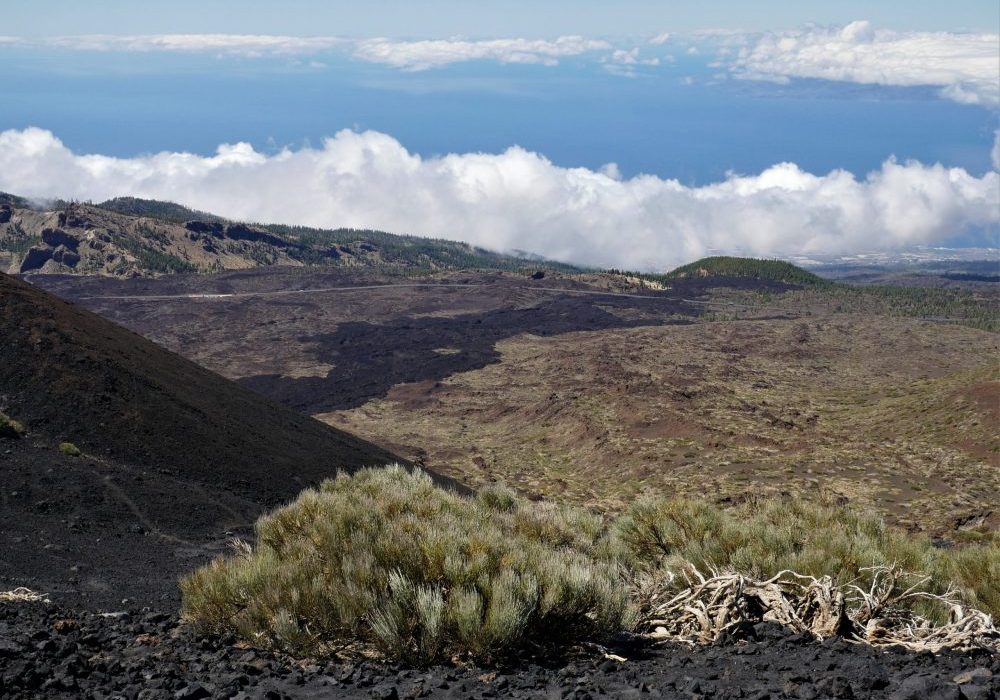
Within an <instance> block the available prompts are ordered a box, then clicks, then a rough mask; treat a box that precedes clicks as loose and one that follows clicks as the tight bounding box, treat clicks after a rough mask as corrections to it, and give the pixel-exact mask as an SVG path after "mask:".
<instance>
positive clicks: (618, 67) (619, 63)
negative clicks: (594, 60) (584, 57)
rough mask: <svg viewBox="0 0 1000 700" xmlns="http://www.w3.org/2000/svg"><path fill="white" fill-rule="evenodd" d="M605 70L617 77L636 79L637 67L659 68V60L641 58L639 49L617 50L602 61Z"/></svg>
mask: <svg viewBox="0 0 1000 700" xmlns="http://www.w3.org/2000/svg"><path fill="white" fill-rule="evenodd" d="M601 63H603V64H604V69H605V70H606V71H608V72H609V73H614V74H615V75H623V76H625V77H627V78H634V77H635V75H636V73H635V69H636V66H658V65H660V59H659V58H655V57H654V58H639V47H638V46H636V47H634V48H632V49H615V50H614V51H612V52H611V55H610V56H605V57H604V58H602V59H601Z"/></svg>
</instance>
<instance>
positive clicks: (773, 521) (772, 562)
mask: <svg viewBox="0 0 1000 700" xmlns="http://www.w3.org/2000/svg"><path fill="white" fill-rule="evenodd" d="M614 535H615V537H616V538H617V540H618V546H619V547H621V549H622V552H623V556H624V558H625V559H626V560H627V563H628V565H629V566H630V567H631V568H632V569H634V570H637V571H645V572H651V571H655V570H657V569H660V568H665V569H668V570H669V569H678V568H679V567H680V566H681V564H682V562H690V563H691V564H694V565H695V566H696V567H698V568H699V569H701V570H702V571H706V570H708V569H711V568H713V567H714V568H718V569H724V570H728V571H739V572H742V573H747V574H751V575H754V576H760V577H770V576H773V575H774V574H777V573H778V572H779V571H782V570H785V569H788V570H791V571H795V572H797V573H800V574H806V575H811V576H817V577H818V576H823V575H828V576H831V577H833V578H834V579H835V580H836V581H838V582H839V583H841V584H848V583H854V584H856V585H858V586H861V587H866V586H868V585H869V584H870V582H871V576H872V574H871V571H869V570H867V569H869V567H872V566H897V567H899V568H900V569H902V570H904V571H907V572H911V573H913V574H916V575H918V576H928V577H929V580H928V581H926V582H925V583H923V584H921V586H920V588H921V589H923V590H927V591H929V592H934V593H943V592H945V591H946V590H948V588H949V587H950V586H954V587H955V588H956V589H957V591H958V593H959V594H960V596H961V598H962V599H963V600H964V601H965V602H966V603H967V604H970V605H974V606H978V607H980V608H981V609H982V610H984V611H985V612H988V613H990V614H993V615H997V614H1000V546H998V544H997V541H996V540H995V539H994V540H993V541H990V542H987V543H984V544H978V545H970V546H966V547H962V548H955V549H940V548H937V547H935V546H934V545H933V543H932V542H931V540H930V539H929V538H927V537H925V536H922V535H914V534H910V533H906V532H904V531H903V530H900V529H897V528H893V527H890V526H888V525H887V524H886V523H885V521H884V520H883V519H882V518H881V517H880V516H879V515H877V514H875V513H871V512H867V511H863V510H852V509H848V508H844V507H840V506H836V505H833V504H829V503H823V502H820V503H811V502H807V501H802V500H790V499H751V500H748V501H747V502H745V503H743V504H741V505H739V506H737V507H736V508H734V509H732V510H728V511H726V510H722V509H720V508H718V507H717V506H714V505H711V504H709V503H706V502H704V501H697V500H694V499H686V498H674V499H663V498H654V497H651V496H646V497H643V498H640V499H638V500H637V501H636V502H635V503H634V504H633V505H632V506H631V507H630V508H629V509H628V510H627V511H626V512H625V513H623V514H622V515H621V516H620V517H619V519H618V520H617V522H616V523H615V525H614ZM902 583H906V584H907V587H908V584H912V583H915V581H912V580H909V581H905V582H902ZM920 607H921V609H920V612H922V613H924V614H927V615H930V616H933V617H940V615H941V613H942V612H943V608H942V607H941V606H931V605H924V606H920Z"/></svg>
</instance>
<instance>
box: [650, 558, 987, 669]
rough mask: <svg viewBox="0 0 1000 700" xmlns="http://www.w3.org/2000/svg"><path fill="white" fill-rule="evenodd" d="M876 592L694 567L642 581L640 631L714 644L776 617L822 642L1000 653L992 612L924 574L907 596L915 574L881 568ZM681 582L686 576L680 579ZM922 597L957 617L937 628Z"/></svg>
mask: <svg viewBox="0 0 1000 700" xmlns="http://www.w3.org/2000/svg"><path fill="white" fill-rule="evenodd" d="M868 571H871V574H872V583H871V586H870V587H869V588H868V590H864V589H862V588H860V587H858V586H856V585H849V586H847V587H839V586H837V585H836V583H835V582H834V581H833V579H831V578H830V577H829V576H822V577H819V578H816V577H814V576H804V575H802V574H798V573H796V572H794V571H781V572H779V573H778V574H776V575H774V576H772V577H771V578H769V579H766V580H759V579H755V578H753V577H749V576H745V575H743V574H739V573H732V572H718V571H711V572H710V575H709V576H705V575H703V574H702V573H701V572H700V571H698V570H697V568H695V567H694V566H692V565H690V564H689V565H687V566H685V567H683V568H682V570H681V573H680V576H677V575H674V574H667V575H666V576H663V577H662V578H661V579H659V580H657V579H653V578H647V579H645V580H644V581H640V582H638V584H637V585H638V588H639V595H640V599H641V600H644V601H645V604H644V605H643V607H642V609H641V611H640V614H641V618H640V619H641V620H642V622H641V624H640V630H643V631H645V633H646V634H647V635H648V636H649V637H650V638H652V639H656V640H665V641H666V640H669V641H681V642H686V643H690V644H706V643H711V642H714V641H716V640H717V639H719V638H720V637H722V636H723V635H725V634H727V633H729V632H730V631H731V630H734V629H736V628H739V627H742V626H746V625H752V624H756V623H758V622H776V623H778V624H781V625H783V626H785V627H788V628H790V629H792V630H794V631H796V632H806V633H809V634H812V635H813V636H814V637H816V638H817V639H825V638H828V637H832V636H837V635H839V636H842V637H844V638H846V639H848V640H851V641H859V642H865V643H868V644H871V645H873V646H889V645H894V646H902V647H905V648H907V649H912V650H915V651H932V652H937V651H941V650H943V649H956V650H971V649H989V650H992V651H994V652H1000V631H998V630H997V628H996V627H995V626H994V624H993V620H992V618H991V617H990V616H989V615H987V614H986V613H984V612H981V611H979V610H973V609H970V608H967V607H965V606H963V605H962V604H961V603H960V602H959V601H958V600H957V598H956V596H955V594H954V591H948V592H947V593H945V594H943V595H936V594H932V593H928V592H926V591H923V590H920V589H921V587H922V586H923V584H925V583H926V582H927V579H920V580H918V581H917V582H916V583H914V584H913V585H911V586H910V587H909V588H907V589H905V590H904V591H903V592H902V593H895V591H898V590H899V588H900V586H899V583H900V581H901V580H903V579H905V578H911V577H908V576H907V575H906V574H904V573H903V572H902V571H900V570H899V569H898V568H896V567H887V566H882V567H873V568H871V569H868ZM679 579H683V582H680V581H679ZM917 599H926V600H932V601H936V602H937V603H940V604H942V605H945V606H947V607H948V609H949V611H950V619H949V621H948V622H947V623H945V624H941V625H935V624H934V623H932V622H931V621H930V620H927V619H926V618H923V617H921V616H920V615H918V614H916V613H915V612H914V611H913V610H912V604H913V603H914V602H916V600H917Z"/></svg>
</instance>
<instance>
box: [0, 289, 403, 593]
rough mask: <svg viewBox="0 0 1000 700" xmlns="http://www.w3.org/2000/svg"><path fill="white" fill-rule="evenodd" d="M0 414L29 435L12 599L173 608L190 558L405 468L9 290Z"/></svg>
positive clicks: (16, 518) (4, 292) (12, 545)
mask: <svg viewBox="0 0 1000 700" xmlns="http://www.w3.org/2000/svg"><path fill="white" fill-rule="evenodd" d="M0 411H3V412H4V413H6V414H7V415H9V416H11V417H14V418H16V420H18V421H19V422H20V423H23V424H24V425H25V426H27V429H28V434H27V436H26V437H25V438H23V439H20V440H0V551H3V552H4V555H3V556H0V589H3V588H4V587H5V584H10V585H9V586H8V587H13V586H14V585H28V584H31V583H33V582H36V585H41V586H44V587H46V588H47V589H49V590H52V589H53V588H54V589H56V590H60V591H63V592H65V593H67V596H68V598H69V599H73V600H76V599H83V600H87V599H90V600H96V601H98V602H101V603H103V604H108V603H107V600H108V596H111V597H112V598H111V599H120V598H122V597H123V596H122V593H121V590H123V589H121V587H122V586H123V587H124V589H127V590H131V591H132V595H133V596H139V597H140V598H146V599H153V600H155V599H159V598H162V597H163V596H166V597H167V598H168V599H173V598H174V595H175V593H174V591H175V574H176V573H179V572H180V571H181V570H183V569H185V568H188V567H189V566H190V565H191V564H193V563H194V562H193V561H188V562H186V563H185V562H181V560H180V559H179V555H178V551H181V550H183V552H184V555H183V556H184V557H191V558H192V559H195V560H196V559H198V558H203V557H204V556H207V555H208V554H210V551H209V550H211V549H212V547H207V548H206V543H212V542H217V541H221V540H224V539H225V534H226V532H227V531H241V530H242V529H243V528H246V527H247V526H248V525H249V524H250V523H252V522H253V521H254V519H255V518H256V517H257V516H258V515H259V514H260V513H261V512H262V511H263V510H264V509H267V508H271V507H273V506H275V505H277V504H279V503H281V502H282V501H284V500H287V499H289V498H291V497H293V496H295V495H296V494H297V493H298V492H299V491H300V490H301V489H303V488H304V487H306V486H308V485H310V484H315V483H317V482H319V481H320V480H322V479H324V478H327V477H331V476H333V475H335V474H336V472H337V471H338V470H341V469H342V470H346V471H353V470H355V469H357V468H359V467H362V466H366V465H380V464H384V463H386V462H390V461H397V458H396V457H395V456H394V455H392V454H390V453H388V452H386V451H385V450H382V449H381V448H378V447H376V446H374V445H372V444H370V443H367V442H365V441H363V440H360V439H358V438H355V437H353V436H351V435H349V434H347V433H344V432H341V431H338V430H335V429H333V428H330V427H329V426H326V425H324V424H322V423H320V422H319V421H316V420H313V419H312V418H308V417H305V416H302V415H299V414H297V413H295V412H294V411H292V410H290V409H288V408H285V407H283V406H281V405H280V404H278V403H276V402H274V401H272V400H270V399H267V398H265V397H262V396H260V395H258V394H256V393H254V392H252V391H250V390H248V389H246V388H244V387H241V386H240V385H238V384H236V383H234V382H231V381H229V380H227V379H225V378H223V377H220V376H218V375H216V374H214V373H212V372H210V371H208V370H206V369H203V368H202V367H200V366H198V365H196V364H194V363H192V362H190V361H188V360H185V359H184V358H182V357H180V356H179V355H175V354H174V353H171V352H169V351H167V350H165V349H163V348H162V347H160V346H158V345H156V344H155V343H152V342H151V341H148V340H146V339H145V338H143V337H141V336H139V335H136V334H134V333H132V332H130V331H128V330H126V329H124V328H122V327H120V326H117V325H115V324H113V323H111V322H109V321H107V320H105V319H103V318H101V317H99V316H97V315H95V314H93V313H90V312H88V311H86V310H84V309H81V308H79V307H77V306H75V305H73V304H70V303H67V302H65V301H62V300H61V299H59V298H57V297H55V296H52V295H50V294H48V293H46V292H44V291H42V290H40V289H38V288H36V287H34V286H32V285H30V284H28V283H26V282H23V281H21V280H18V279H15V278H12V277H9V276H6V275H0ZM61 442H70V443H73V444H74V445H75V446H76V447H78V448H79V450H80V451H81V452H82V454H81V455H79V456H74V455H70V454H64V453H63V452H61V451H60V450H59V449H58V445H59V443H61ZM178 547H180V548H181V550H178V549H177V548H178ZM179 562H180V563H183V566H179V565H178V564H179ZM139 563H142V566H140V567H139V568H140V571H131V573H130V567H136V566H138V565H139ZM74 567H75V568H74ZM98 568H100V569H102V570H101V571H100V572H97V571H95V570H96V569H98ZM88 569H89V570H90V572H91V573H90V574H89V575H88V574H81V573H80V572H81V571H87V570H88ZM64 578H65V579H67V580H68V579H74V580H76V581H77V583H75V584H73V585H69V584H67V585H63V584H64ZM138 579H142V581H141V582H140V583H141V585H138V583H137V580H138ZM133 584H135V585H133ZM130 586H131V588H130ZM115 589H119V590H115ZM88 591H89V593H90V594H92V595H90V596H89V598H88V595H87V594H88ZM78 594H79V596H78ZM65 599H66V598H64V600H65Z"/></svg>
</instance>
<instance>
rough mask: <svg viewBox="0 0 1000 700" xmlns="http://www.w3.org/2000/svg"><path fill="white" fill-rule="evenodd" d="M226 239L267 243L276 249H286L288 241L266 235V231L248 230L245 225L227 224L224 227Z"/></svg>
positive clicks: (269, 234) (271, 234) (272, 235)
mask: <svg viewBox="0 0 1000 700" xmlns="http://www.w3.org/2000/svg"><path fill="white" fill-rule="evenodd" d="M226 238H232V239H233V240H234V241H254V242H258V243H267V244H268V245H273V246H275V247H277V248H287V247H288V246H289V243H288V241H286V240H285V239H284V238H281V237H279V236H275V235H274V234H273V233H268V232H267V231H260V230H258V229H255V228H250V227H249V226H247V225H246V224H229V225H228V226H226Z"/></svg>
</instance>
